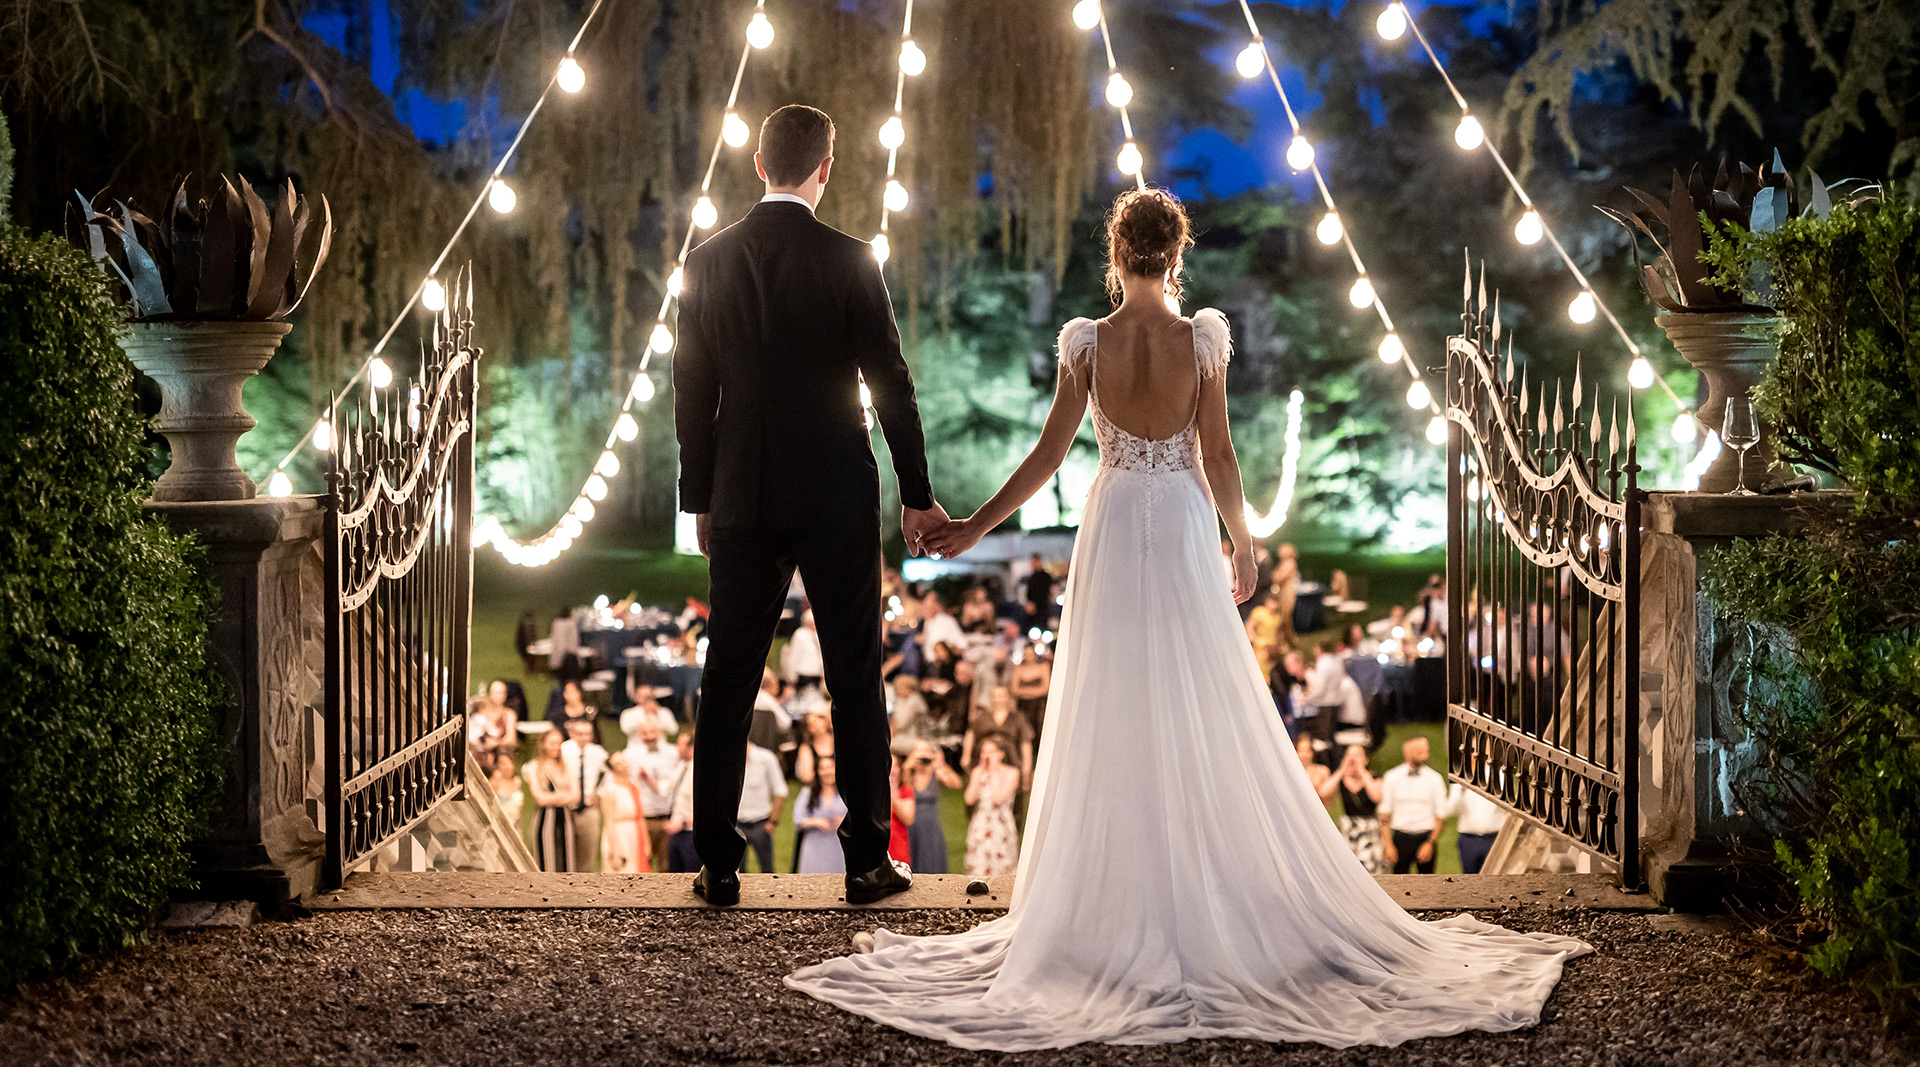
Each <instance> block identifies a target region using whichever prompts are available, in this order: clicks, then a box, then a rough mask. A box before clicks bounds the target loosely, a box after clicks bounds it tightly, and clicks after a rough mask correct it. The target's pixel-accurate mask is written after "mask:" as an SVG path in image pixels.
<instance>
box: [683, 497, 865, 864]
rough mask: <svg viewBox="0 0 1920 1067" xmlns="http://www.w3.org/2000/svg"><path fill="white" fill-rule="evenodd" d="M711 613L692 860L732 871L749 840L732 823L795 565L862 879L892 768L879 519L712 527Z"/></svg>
mask: <svg viewBox="0 0 1920 1067" xmlns="http://www.w3.org/2000/svg"><path fill="white" fill-rule="evenodd" d="M707 550H708V552H709V553H710V554H711V559H710V561H709V575H710V581H711V583H712V586H711V594H710V600H711V603H712V608H713V610H712V614H711V616H710V617H709V620H708V625H707V663H706V672H705V674H704V675H703V677H702V679H701V689H702V692H701V702H700V722H699V725H698V728H697V729H696V730H695V733H694V744H693V805H694V811H693V829H694V845H695V847H696V848H697V849H698V850H699V852H700V862H701V863H703V864H705V865H706V866H707V867H708V868H710V869H712V870H716V871H735V870H739V869H740V860H741V857H742V856H743V855H744V854H745V850H746V844H747V842H746V839H745V838H743V837H742V836H741V835H740V831H739V830H738V829H737V827H736V825H735V819H736V818H737V817H738V816H739V809H740V788H741V784H742V782H743V781H744V779H745V775H746V747H747V733H748V730H749V729H750V728H751V727H752V724H753V702H754V697H755V695H756V694H757V693H758V692H759V689H760V679H761V675H762V672H763V671H764V670H765V669H766V664H767V654H768V652H769V651H770V650H771V649H772V647H773V632H774V627H775V626H776V625H777V624H778V623H779V621H780V612H781V609H782V608H783V606H784V605H785V603H786V597H787V588H788V586H789V585H790V584H791V583H792V581H793V572H794V570H795V568H798V569H799V571H800V576H801V578H803V579H804V580H805V581H806V583H807V599H808V602H809V604H810V605H811V607H812V608H813V618H814V623H815V625H816V626H817V627H818V628H819V631H820V651H821V654H822V659H823V660H824V661H825V666H826V684H827V691H828V692H829V693H830V694H832V697H833V737H834V754H835V756H836V760H835V763H836V765H837V767H838V769H839V789H840V796H841V798H842V799H844V800H845V801H846V803H847V817H846V819H845V820H844V821H843V822H842V823H841V824H840V846H841V848H842V850H843V851H844V852H845V853H846V859H847V870H848V871H849V872H852V873H855V874H859V873H863V872H865V871H870V870H872V869H874V868H875V867H878V866H880V865H881V864H882V863H884V862H885V861H886V858H887V840H888V836H889V830H890V821H889V816H890V810H891V809H890V803H889V798H888V796H887V779H888V775H889V773H890V772H891V770H892V754H891V752H890V751H889V748H888V741H889V738H888V733H887V711H886V703H885V700H884V698H883V696H882V694H881V682H880V663H881V643H880V642H881V634H880V514H879V509H878V508H877V507H876V508H875V509H874V511H873V512H872V513H871V514H870V516H869V519H868V521H863V522H857V523H854V524H852V525H840V524H831V525H826V526H820V527H814V526H808V527H741V526H729V527H724V528H722V527H715V528H712V529H709V530H708V534H707Z"/></svg>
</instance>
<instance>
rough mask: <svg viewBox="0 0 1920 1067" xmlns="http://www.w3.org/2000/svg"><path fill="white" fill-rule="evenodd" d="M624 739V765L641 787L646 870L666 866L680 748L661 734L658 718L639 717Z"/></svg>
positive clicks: (655, 869) (677, 778)
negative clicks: (647, 859) (648, 860)
mask: <svg viewBox="0 0 1920 1067" xmlns="http://www.w3.org/2000/svg"><path fill="white" fill-rule="evenodd" d="M629 738H630V740H629V741H628V742H627V748H626V752H627V768H628V770H629V771H630V772H631V773H632V775H633V784H634V785H636V786H639V787H640V817H641V818H642V819H644V820H645V821H646V827H647V852H648V855H649V858H650V859H651V860H652V863H651V864H650V865H649V867H648V868H647V869H648V870H654V871H664V870H666V869H667V838H668V834H667V820H668V819H669V818H670V817H671V816H672V815H673V787H674V785H675V784H677V782H678V780H679V777H680V750H679V748H678V747H676V746H675V745H673V744H672V743H670V742H668V741H667V740H666V739H665V738H664V737H662V736H661V730H660V721H659V720H658V719H656V718H654V717H652V716H647V717H644V718H641V719H640V720H639V721H638V722H636V723H635V724H634V730H633V732H632V733H631V734H630V735H629Z"/></svg>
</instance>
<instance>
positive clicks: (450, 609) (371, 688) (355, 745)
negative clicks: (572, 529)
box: [324, 272, 480, 887]
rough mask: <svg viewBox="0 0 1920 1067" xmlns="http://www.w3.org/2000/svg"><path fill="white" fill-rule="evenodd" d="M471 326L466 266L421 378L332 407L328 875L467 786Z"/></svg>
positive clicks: (438, 320) (341, 872)
mask: <svg viewBox="0 0 1920 1067" xmlns="http://www.w3.org/2000/svg"><path fill="white" fill-rule="evenodd" d="M472 336H473V292H472V280H471V275H470V273H469V272H462V274H461V277H460V278H459V279H457V280H456V281H455V283H454V285H453V286H452V287H451V291H450V292H449V293H448V294H447V306H446V308H445V309H444V310H442V311H441V312H439V313H438V314H437V315H436V316H435V317H434V323H433V334H432V337H431V339H430V341H429V343H428V344H426V345H425V346H424V351H423V353H422V357H421V366H420V373H419V376H418V377H417V378H414V379H408V380H404V381H403V380H400V379H397V378H396V379H393V380H392V381H391V382H390V383H388V384H386V385H385V386H383V387H381V388H378V389H373V390H370V400H369V401H355V402H353V403H352V404H349V405H342V404H341V403H340V402H339V401H338V400H336V401H335V402H334V403H333V404H332V405H331V408H330V411H329V416H328V417H329V419H330V428H331V430H332V433H331V435H330V436H331V437H332V439H333V440H332V449H331V453H332V455H331V463H330V467H329V470H328V472H327V487H328V497H327V517H326V535H325V538H324V540H325V552H326V597H327V654H326V683H325V696H326V756H325V760H326V766H325V772H326V809H327V810H326V817H327V826H326V831H327V858H326V868H325V871H324V879H325V882H326V884H327V885H328V886H329V887H332V886H338V885H339V884H340V882H341V880H342V879H343V878H344V877H345V876H346V872H347V871H348V870H350V869H352V868H353V867H354V866H355V865H356V864H358V863H360V862H361V861H363V860H365V859H366V858H367V857H368V856H370V855H372V854H373V853H375V852H377V851H378V850H379V849H381V848H382V847H384V846H385V845H386V844H388V843H389V842H391V841H393V840H394V839H395V838H397V837H399V836H400V835H401V834H403V833H406V832H407V831H408V830H410V829H412V828H413V827H414V826H416V825H418V824H419V823H420V821H421V820H423V819H425V818H426V817H427V816H428V815H429V814H431V813H432V812H433V810H434V809H435V808H437V807H439V806H440V805H441V804H443V803H445V802H446V801H448V800H452V799H454V798H456V797H458V796H459V795H460V793H461V790H462V788H463V787H464V784H465V780H466V773H465V769H466V744H467V737H466V734H467V730H466V697H467V661H468V647H469V638H468V628H469V622H470V621H471V618H472V614H473V597H472V592H473V542H472V527H473V411H474V385H475V381H476V376H475V370H476V366H477V364H478V362H479V358H480V350H479V349H478V348H476V347H474V345H473V344H472Z"/></svg>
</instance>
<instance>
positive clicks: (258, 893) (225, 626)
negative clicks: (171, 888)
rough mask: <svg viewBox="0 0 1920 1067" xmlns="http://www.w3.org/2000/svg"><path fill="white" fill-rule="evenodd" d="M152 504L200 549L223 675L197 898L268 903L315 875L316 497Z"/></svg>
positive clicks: (321, 640) (319, 653)
mask: <svg viewBox="0 0 1920 1067" xmlns="http://www.w3.org/2000/svg"><path fill="white" fill-rule="evenodd" d="M147 508H148V511H149V512H150V513H152V514H156V515H159V516H161V517H163V518H165V519H166V520H167V522H168V523H169V524H170V525H171V526H172V527H173V528H174V529H175V530H178V531H180V532H182V533H191V534H193V535H195V536H196V537H198V538H199V540H200V542H201V543H202V544H204V545H205V546H206V547H207V551H208V554H209V555H210V556H211V558H212V563H213V571H214V576H215V581H216V582H217V584H218V586H219V592H220V604H219V609H218V615H217V616H216V618H215V620H214V623H213V627H212V629H211V631H210V632H209V634H208V642H207V643H208V646H209V648H208V651H209V654H210V655H211V657H212V659H213V662H214V663H215V665H216V666H218V667H219V668H220V672H221V674H222V675H224V676H225V678H226V681H227V687H228V693H227V698H228V699H227V705H226V708H225V709H224V713H223V717H222V720H221V725H220V744H221V746H222V748H223V751H224V755H225V775H226V778H225V781H224V783H223V785H222V789H221V793H220V797H219V801H218V803H217V805H216V807H215V809H214V814H213V821H212V825H211V826H210V827H209V828H208V831H207V835H206V837H205V838H204V839H203V840H201V841H199V842H197V843H196V844H195V845H194V847H193V858H194V877H195V878H196V880H197V881H198V882H199V890H198V891H197V895H199V896H200V897H202V898H204V899H216V900H235V899H246V900H254V901H258V902H260V903H261V904H263V905H266V906H267V907H269V908H271V907H274V906H277V905H279V904H282V903H284V902H286V901H288V900H291V899H293V898H296V897H298V896H300V895H302V894H304V893H307V892H310V891H311V890H312V889H313V888H314V886H315V884H316V883H317V881H318V879H319V875H320V860H321V853H322V850H323V845H324V842H325V838H324V837H323V836H322V834H321V830H320V826H319V823H320V819H321V814H320V810H321V808H320V796H321V794H320V789H319V784H320V783H319V779H318V776H317V775H318V768H319V766H320V761H319V760H318V759H317V758H316V757H317V756H318V754H319V750H320V745H321V742H322V737H323V731H322V730H321V720H320V711H319V709H320V703H321V695H320V693H321V691H320V681H321V671H322V669H323V667H324V664H325V647H326V646H325V630H324V628H323V626H322V608H323V604H324V600H323V598H322V596H321V588H322V581H321V577H322V575H321V566H320V563H321V558H320V534H321V519H322V507H321V500H320V498H319V497H315V496H293V497H279V498H274V497H260V498H256V499H253V500H209V501H194V502H181V503H169V502H159V501H150V502H148V504H147Z"/></svg>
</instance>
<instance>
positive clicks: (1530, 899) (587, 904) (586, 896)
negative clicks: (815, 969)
mask: <svg viewBox="0 0 1920 1067" xmlns="http://www.w3.org/2000/svg"><path fill="white" fill-rule="evenodd" d="M1376 880H1377V881H1378V882H1379V883H1380V887H1381V888H1382V889H1384V890H1386V892H1387V895H1388V896H1390V897H1392V898H1393V900H1394V902H1395V903H1397V904H1399V905H1400V906H1401V907H1403V908H1405V909H1406V910H1408V911H1485V910H1494V909H1498V908H1502V907H1517V906H1520V905H1523V904H1539V905H1545V906H1548V907H1556V908H1593V909H1600V910H1608V911H1660V910H1662V909H1661V907H1660V905H1659V903H1658V902H1656V901H1655V900H1654V899H1653V898H1652V897H1651V896H1649V895H1648V894H1646V893H1627V892H1623V891H1622V890H1621V889H1620V887H1619V885H1618V884H1616V883H1615V882H1614V881H1613V879H1612V878H1610V877H1609V876H1607V875H1602V874H1522V875H1461V874H1455V875H1440V874H1426V875H1422V874H1401V875H1391V874H1388V875H1379V876H1377V879H1376ZM913 881H914V884H913V888H912V889H909V890H908V891H906V892H904V893H900V894H897V895H895V896H891V897H888V898H886V899H885V900H883V901H881V902H879V903H878V904H868V905H858V904H848V903H847V902H846V899H845V896H844V894H843V889H844V880H843V879H842V878H841V876H839V875H833V874H743V875H741V876H740V903H739V904H738V905H737V906H736V908H735V909H732V910H744V911H912V910H948V911H952V910H966V911H983V912H998V911H1005V910H1006V909H1007V907H1008V905H1009V904H1011V902H1012V900H1013V876H1012V875H1006V876H1003V877H1000V878H996V879H994V880H993V881H992V882H991V883H989V885H990V888H989V890H988V892H987V893H985V894H982V895H980V896H972V897H970V896H968V895H967V882H968V879H967V878H966V877H965V876H964V875H957V874H922V875H916V876H914V880H913ZM301 903H302V904H303V905H305V906H306V907H307V908H309V909H312V910H314V911H370V910H381V909H453V908H506V909H523V910H538V909H548V908H555V909H558V908H705V907H707V904H706V902H705V901H703V900H701V899H700V898H699V897H697V896H695V895H694V893H693V876H692V875H690V874H488V873H477V872H475V873H464V872H456V873H440V872H425V873H418V874H411V873H385V874H366V873H361V874H353V875H349V876H348V877H347V880H346V884H345V885H344V886H342V887H341V888H339V889H336V890H331V891H325V892H316V893H310V894H308V895H307V896H305V897H303V898H302V899H301Z"/></svg>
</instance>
